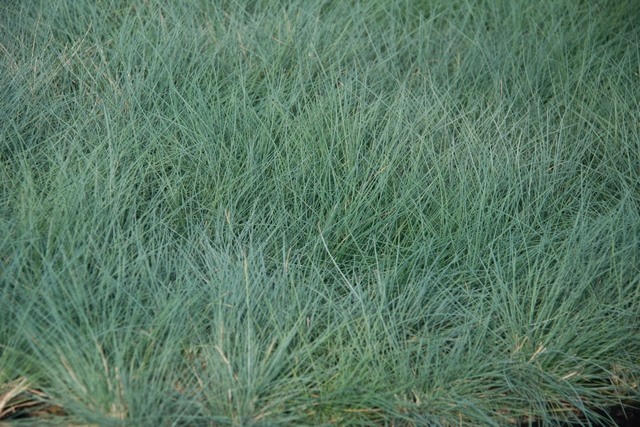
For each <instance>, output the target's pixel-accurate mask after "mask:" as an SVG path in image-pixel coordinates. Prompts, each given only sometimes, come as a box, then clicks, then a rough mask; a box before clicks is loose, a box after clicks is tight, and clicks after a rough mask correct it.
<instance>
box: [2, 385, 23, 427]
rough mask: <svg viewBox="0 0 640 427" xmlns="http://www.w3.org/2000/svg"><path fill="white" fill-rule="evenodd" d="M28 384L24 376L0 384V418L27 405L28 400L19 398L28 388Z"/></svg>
mask: <svg viewBox="0 0 640 427" xmlns="http://www.w3.org/2000/svg"><path fill="white" fill-rule="evenodd" d="M29 386H30V384H29V382H28V381H27V378H25V377H22V378H18V379H16V380H13V381H10V382H8V383H3V384H0V420H2V419H3V418H5V417H6V416H7V415H8V414H11V413H14V412H15V411H16V410H17V409H19V408H22V407H25V406H29V405H28V403H29V402H27V401H25V399H22V398H20V396H21V395H22V394H23V393H24V392H26V391H27V390H29ZM5 408H6V409H5Z"/></svg>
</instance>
